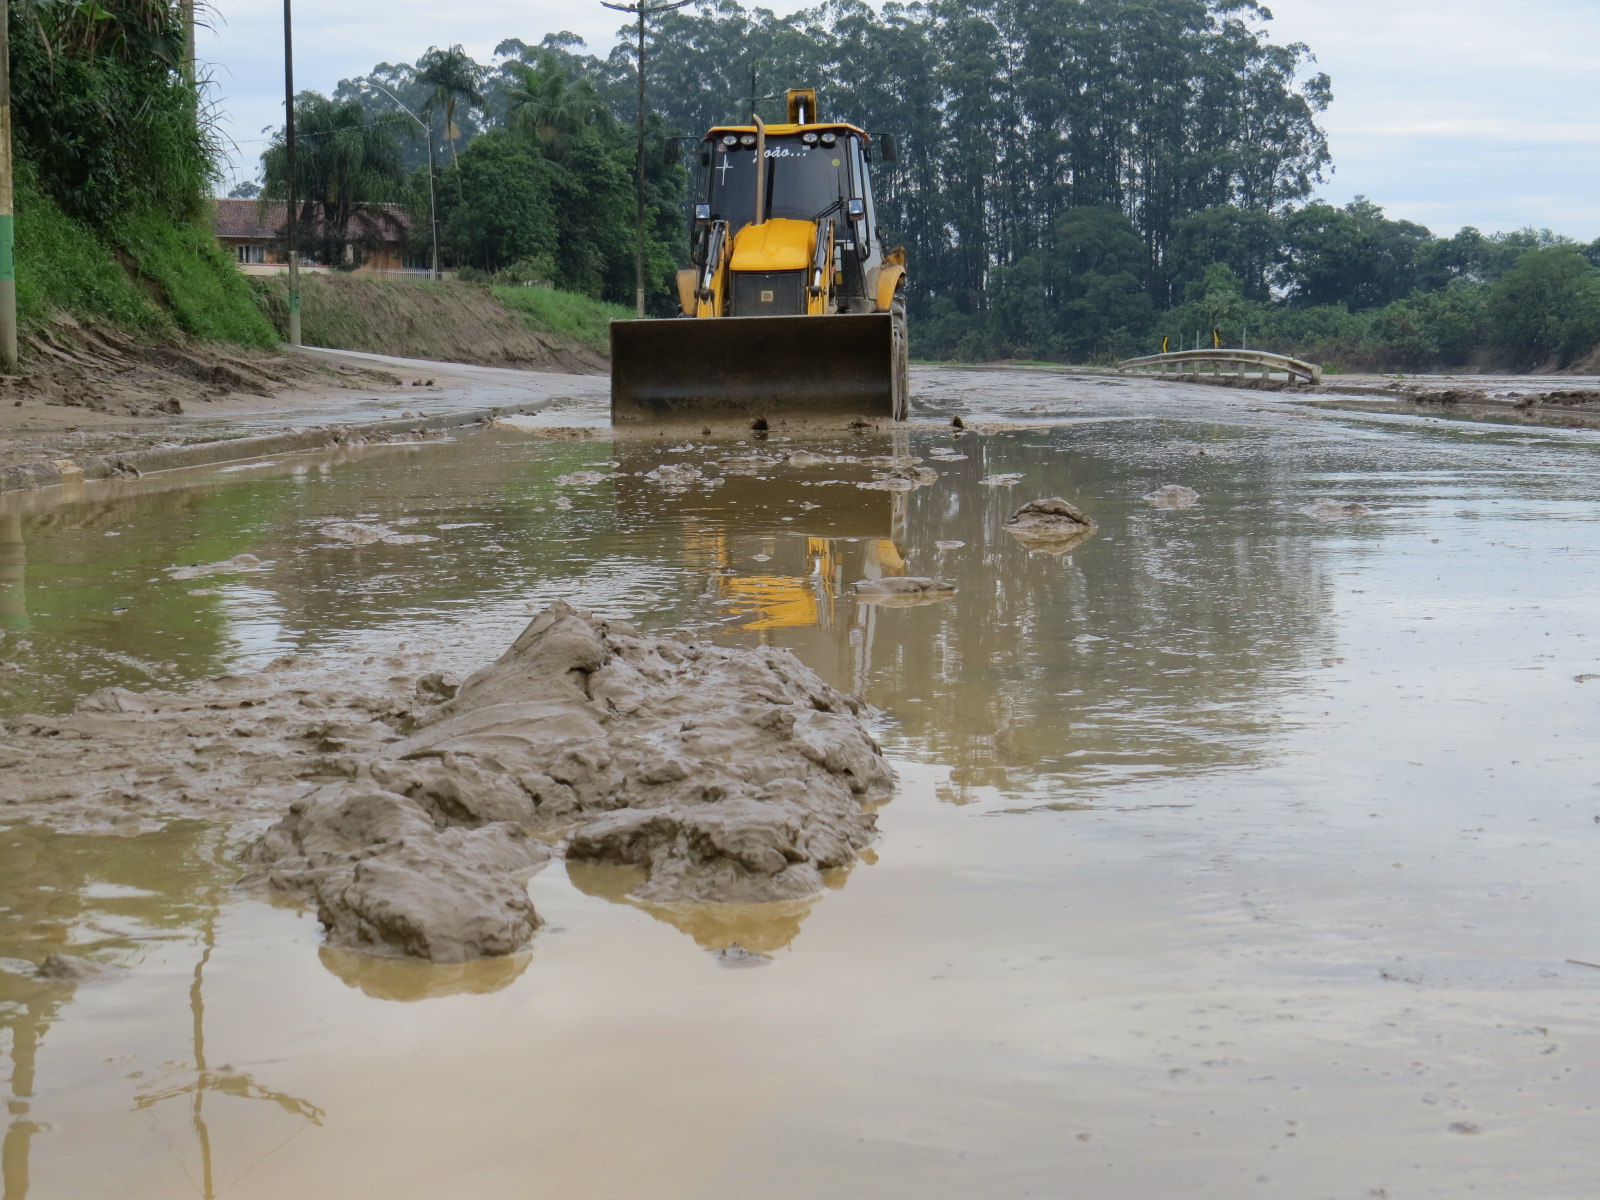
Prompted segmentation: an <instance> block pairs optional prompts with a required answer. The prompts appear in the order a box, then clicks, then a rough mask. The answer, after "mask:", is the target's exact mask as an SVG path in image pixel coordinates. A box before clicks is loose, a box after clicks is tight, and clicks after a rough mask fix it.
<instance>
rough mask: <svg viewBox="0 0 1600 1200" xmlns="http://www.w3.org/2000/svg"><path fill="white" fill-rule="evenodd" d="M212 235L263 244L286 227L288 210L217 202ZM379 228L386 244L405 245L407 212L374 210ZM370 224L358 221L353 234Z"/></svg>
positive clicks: (278, 204) (273, 205) (253, 203)
mask: <svg viewBox="0 0 1600 1200" xmlns="http://www.w3.org/2000/svg"><path fill="white" fill-rule="evenodd" d="M211 203H212V205H213V214H212V231H213V232H214V234H215V235H216V236H217V237H220V238H251V239H260V240H263V241H268V240H271V239H272V238H275V237H277V235H278V231H279V230H280V229H282V228H283V226H284V211H285V210H284V206H283V204H282V202H281V201H278V202H274V203H271V204H268V205H267V206H266V209H265V210H263V209H262V207H261V203H260V201H258V200H213V201H212V202H211ZM374 208H375V209H376V210H377V212H376V214H375V215H376V216H377V220H376V222H374V224H376V225H377V226H378V228H377V229H372V230H370V232H372V233H376V234H377V235H378V236H379V238H380V240H382V241H385V242H403V241H405V239H406V231H407V229H408V227H409V222H408V221H407V220H406V214H405V211H404V210H403V209H401V208H398V207H396V206H395V205H393V204H385V205H383V206H381V208H380V207H379V206H376V205H375V206H374ZM366 224H367V223H366V222H365V221H364V220H363V219H362V218H361V217H359V216H358V217H357V218H356V219H355V220H354V221H352V222H351V225H352V229H351V233H352V234H354V235H357V236H359V235H360V234H362V233H367V232H369V230H368V229H367V227H366Z"/></svg>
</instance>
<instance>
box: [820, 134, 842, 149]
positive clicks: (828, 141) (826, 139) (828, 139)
mask: <svg viewBox="0 0 1600 1200" xmlns="http://www.w3.org/2000/svg"><path fill="white" fill-rule="evenodd" d="M838 140H839V139H838V137H837V136H836V135H835V134H831V133H825V134H823V135H822V144H823V145H824V146H831V145H833V144H834V142H836V141H838Z"/></svg>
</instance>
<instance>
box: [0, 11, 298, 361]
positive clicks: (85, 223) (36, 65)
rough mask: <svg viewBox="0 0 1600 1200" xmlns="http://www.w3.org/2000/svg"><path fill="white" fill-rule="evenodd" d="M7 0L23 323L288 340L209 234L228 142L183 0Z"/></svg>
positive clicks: (254, 340) (268, 341) (258, 342)
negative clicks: (210, 200)
mask: <svg viewBox="0 0 1600 1200" xmlns="http://www.w3.org/2000/svg"><path fill="white" fill-rule="evenodd" d="M8 2H9V4H10V9H9V15H10V32H11V67H12V108H11V112H12V120H13V122H14V130H15V139H16V140H15V161H16V172H17V180H18V187H17V195H16V203H17V300H18V309H19V313H20V316H21V318H22V321H23V323H24V325H37V324H38V323H40V322H42V321H45V320H48V319H49V318H50V317H51V316H52V314H54V313H55V312H57V311H65V312H68V313H71V314H73V315H74V316H77V317H80V318H87V319H99V320H108V321H113V322H116V323H118V324H121V325H123V326H126V327H131V328H139V329H145V330H149V331H153V332H164V331H167V330H170V329H171V328H172V327H173V326H174V325H176V326H177V327H178V328H180V329H183V330H186V331H187V332H189V333H193V334H197V335H199V336H203V337H218V338H225V339H228V340H232V341H237V342H242V343H246V344H256V345H268V344H272V343H275V341H276V339H275V337H274V336H273V334H272V330H271V328H270V326H268V324H267V322H266V320H265V318H264V317H262V315H261V314H260V312H259V311H258V310H257V309H256V307H255V305H254V303H253V302H252V301H251V299H250V296H249V291H248V289H247V288H246V287H245V285H244V282H243V281H242V280H241V279H240V278H239V277H238V272H237V271H235V270H234V268H233V266H232V264H231V263H230V262H229V261H227V260H226V259H225V258H224V257H223V256H222V255H221V254H220V253H219V252H218V251H217V248H216V245H215V243H214V242H213V240H212V238H211V235H210V222H209V213H208V212H207V209H206V198H207V196H208V194H209V192H210V189H211V185H212V183H213V182H214V180H215V178H216V172H215V168H214V161H215V158H214V155H215V150H216V146H215V142H214V139H213V136H212V133H211V126H210V124H209V122H208V120H207V114H206V112H205V111H204V108H203V105H202V101H201V88H200V86H199V85H198V84H197V83H196V81H195V80H193V79H192V78H190V77H189V74H188V72H187V70H186V69H185V65H184V62H183V45H184V37H183V25H182V13H181V9H180V8H179V6H178V5H177V4H174V3H169V2H168V0H96V2H93V3H82V4H73V3H64V2H61V0H55V2H49V0H8ZM130 272H131V273H132V277H131V278H130Z"/></svg>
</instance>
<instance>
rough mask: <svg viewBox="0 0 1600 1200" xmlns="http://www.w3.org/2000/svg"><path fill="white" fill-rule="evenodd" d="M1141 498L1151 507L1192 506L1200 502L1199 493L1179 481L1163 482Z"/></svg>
mask: <svg viewBox="0 0 1600 1200" xmlns="http://www.w3.org/2000/svg"><path fill="white" fill-rule="evenodd" d="M1143 498H1144V501H1145V503H1147V504H1149V505H1150V506H1151V507H1152V508H1193V507H1194V506H1195V505H1196V504H1199V503H1200V493H1199V492H1197V491H1195V490H1194V489H1193V488H1191V487H1184V486H1183V485H1182V484H1181V483H1164V484H1162V485H1161V486H1160V487H1158V488H1157V489H1156V490H1155V491H1153V492H1146V493H1145V494H1144V497H1143Z"/></svg>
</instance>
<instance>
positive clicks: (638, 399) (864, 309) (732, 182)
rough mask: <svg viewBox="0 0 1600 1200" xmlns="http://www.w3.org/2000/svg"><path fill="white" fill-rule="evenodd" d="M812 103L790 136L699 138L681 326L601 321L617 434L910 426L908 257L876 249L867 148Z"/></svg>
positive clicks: (742, 128) (732, 132) (717, 132)
mask: <svg viewBox="0 0 1600 1200" xmlns="http://www.w3.org/2000/svg"><path fill="white" fill-rule="evenodd" d="M816 105H817V99H816V92H815V91H813V90H811V89H809V88H803V89H794V90H791V91H790V92H789V93H788V114H787V115H788V122H787V123H786V124H782V125H766V124H764V123H763V122H762V121H761V119H760V118H759V117H756V118H754V123H753V124H751V125H725V126H718V127H717V128H715V129H713V130H711V131H710V132H709V133H707V134H706V136H705V140H704V142H703V143H702V149H701V154H700V163H701V166H702V168H703V171H702V175H703V178H704V185H703V190H702V192H701V194H700V195H699V196H698V197H697V200H696V203H695V206H694V213H695V215H694V257H693V261H694V265H693V266H692V267H690V268H688V269H687V270H684V271H680V272H679V273H678V298H679V302H680V304H681V307H682V309H683V315H682V319H678V320H657V321H613V322H612V323H611V419H612V421H613V422H615V423H617V424H627V423H633V422H645V421H674V420H685V421H698V420H702V419H714V418H719V417H720V418H725V419H748V418H755V417H762V418H768V419H772V420H782V419H785V418H844V419H863V418H864V419H867V420H895V421H902V420H904V419H905V417H906V409H907V405H908V398H907V395H908V390H909V388H908V372H907V357H906V355H907V347H906V311H905V296H904V288H905V251H904V250H902V249H900V248H898V247H897V248H895V249H892V250H891V249H887V248H886V247H885V246H884V245H883V240H882V234H881V231H880V230H879V228H878V218H877V213H876V211H875V210H874V208H873V204H872V186H871V183H870V181H869V179H868V170H867V168H868V164H869V162H870V161H871V160H872V158H873V148H872V144H871V139H870V138H869V137H868V135H867V134H866V133H865V132H864V131H863V130H861V129H858V128H857V127H856V126H854V125H847V124H843V123H840V122H832V121H819V120H817V111H816ZM879 143H880V144H879V146H878V151H877V157H878V158H879V159H880V160H881V161H889V162H892V161H893V160H894V156H895V151H894V143H893V141H892V139H890V138H887V137H883V138H880V139H879Z"/></svg>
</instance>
